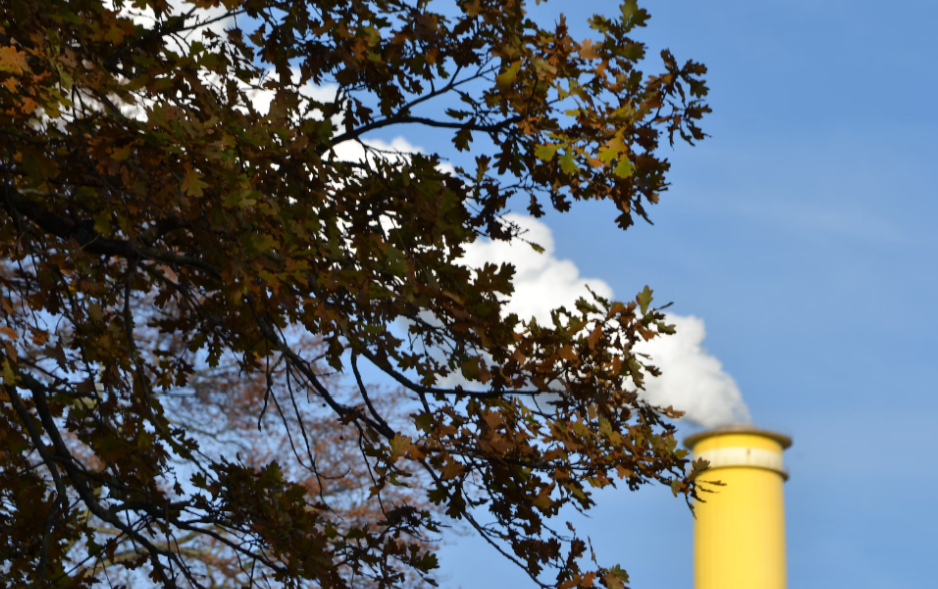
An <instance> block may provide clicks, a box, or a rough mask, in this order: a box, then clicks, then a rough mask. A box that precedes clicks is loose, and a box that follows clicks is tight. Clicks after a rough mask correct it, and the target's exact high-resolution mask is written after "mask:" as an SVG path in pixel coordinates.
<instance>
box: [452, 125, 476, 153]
mask: <svg viewBox="0 0 938 589" xmlns="http://www.w3.org/2000/svg"><path fill="white" fill-rule="evenodd" d="M471 141H472V131H470V130H469V129H460V130H459V131H458V132H457V133H456V136H455V137H453V144H454V145H456V149H458V150H459V151H468V149H469V143H470V142H471Z"/></svg>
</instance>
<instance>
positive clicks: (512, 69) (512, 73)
mask: <svg viewBox="0 0 938 589" xmlns="http://www.w3.org/2000/svg"><path fill="white" fill-rule="evenodd" d="M520 69H521V61H520V60H518V61H516V62H514V63H512V64H511V65H510V66H509V67H508V69H507V70H505V71H503V72H502V73H501V74H499V76H498V77H497V78H495V83H496V84H498V87H499V88H502V89H505V88H508V87H510V86H511V85H512V84H513V83H514V81H515V78H517V77H518V70H520Z"/></svg>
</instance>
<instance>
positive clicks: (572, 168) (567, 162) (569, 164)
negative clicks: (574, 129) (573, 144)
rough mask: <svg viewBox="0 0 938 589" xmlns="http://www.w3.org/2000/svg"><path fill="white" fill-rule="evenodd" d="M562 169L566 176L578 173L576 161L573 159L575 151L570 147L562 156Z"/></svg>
mask: <svg viewBox="0 0 938 589" xmlns="http://www.w3.org/2000/svg"><path fill="white" fill-rule="evenodd" d="M560 169H561V170H563V171H564V173H565V174H575V173H576V172H577V167H576V161H574V159H573V150H572V149H570V148H569V147H568V148H567V149H565V150H564V151H563V155H562V156H560Z"/></svg>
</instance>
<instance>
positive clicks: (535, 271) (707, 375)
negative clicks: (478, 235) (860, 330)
mask: <svg viewBox="0 0 938 589" xmlns="http://www.w3.org/2000/svg"><path fill="white" fill-rule="evenodd" d="M506 220H508V221H511V222H513V223H515V224H517V225H519V226H520V227H522V228H523V229H525V230H526V231H527V232H526V233H525V234H524V235H523V237H524V239H526V240H527V241H530V242H533V243H536V244H538V245H540V246H541V247H543V248H544V253H537V252H536V251H534V249H533V248H531V247H530V246H529V245H528V244H526V243H523V242H516V243H513V244H510V245H509V244H506V243H504V242H492V241H478V242H476V243H474V244H471V245H469V246H468V247H467V251H466V255H465V256H464V260H465V262H466V264H467V265H469V266H474V267H479V266H482V265H483V264H484V263H486V262H490V263H494V264H500V263H502V262H510V263H512V264H514V266H515V268H516V274H515V280H514V284H515V293H514V295H513V296H512V299H511V302H510V303H509V304H508V305H507V309H506V312H508V313H517V314H518V316H519V317H522V318H527V317H531V316H533V317H536V318H537V320H538V321H540V322H545V323H546V322H549V320H550V311H551V310H552V309H554V308H556V307H559V306H561V305H566V306H568V307H570V306H572V305H573V303H574V301H576V299H577V298H578V297H581V296H588V293H587V291H586V286H587V285H589V287H590V288H591V289H592V290H593V291H594V292H596V294H598V295H600V296H603V297H607V298H611V297H612V288H611V287H610V286H609V285H608V284H606V283H605V282H604V281H602V280H600V279H598V278H589V279H587V278H582V277H580V272H579V269H578V268H577V267H576V264H574V263H573V262H572V261H570V260H562V259H559V258H557V257H556V256H555V254H554V252H555V246H554V238H553V234H552V232H551V230H550V228H549V227H548V226H547V225H545V224H544V223H541V222H540V221H537V220H535V219H533V218H531V217H527V216H524V215H517V214H509V215H506ZM668 323H671V324H674V325H675V326H676V328H677V333H676V334H674V335H670V336H662V337H658V338H656V339H654V340H652V341H650V342H645V343H643V344H641V345H640V346H639V349H638V351H639V352H642V353H646V354H648V355H650V356H651V358H652V363H653V364H655V365H656V366H658V367H659V368H660V369H661V371H662V375H661V376H659V377H657V378H655V377H651V378H647V379H646V381H645V392H644V397H645V398H646V399H647V400H648V401H650V402H651V403H653V404H655V405H658V406H662V407H666V406H668V405H671V406H673V407H674V408H675V409H678V410H680V411H684V412H685V415H684V419H686V420H688V421H692V422H694V423H697V424H699V425H702V426H704V427H708V428H710V427H715V426H719V425H724V424H727V423H732V422H737V421H748V420H749V410H748V409H747V407H746V404H745V402H744V401H743V398H742V394H741V393H740V390H739V387H738V386H737V385H736V381H734V380H733V377H732V376H730V375H729V374H727V373H726V372H725V371H724V370H723V366H722V364H721V363H720V361H719V360H718V359H717V358H716V357H714V356H713V355H711V354H710V353H709V352H708V351H707V350H706V348H704V346H703V341H704V338H705V337H706V329H705V327H704V322H703V320H702V319H699V318H697V317H692V316H681V315H675V314H673V313H672V314H668Z"/></svg>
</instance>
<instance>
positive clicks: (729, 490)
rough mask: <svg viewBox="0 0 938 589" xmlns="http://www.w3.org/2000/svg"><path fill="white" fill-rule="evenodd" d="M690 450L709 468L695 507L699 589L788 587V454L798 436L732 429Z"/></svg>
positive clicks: (704, 435)
mask: <svg viewBox="0 0 938 589" xmlns="http://www.w3.org/2000/svg"><path fill="white" fill-rule="evenodd" d="M684 445H685V446H687V447H688V448H689V449H691V450H692V451H693V453H694V459H697V458H704V459H706V460H707V461H709V462H710V468H709V469H708V470H707V471H706V472H705V473H704V474H702V475H701V477H700V480H701V481H720V482H723V483H725V484H726V486H725V487H717V486H713V485H704V489H709V490H712V491H714V492H713V493H706V492H703V493H701V496H702V498H703V501H697V503H696V505H695V513H696V516H697V517H696V520H695V522H694V587H695V588H696V589H785V587H786V584H787V579H786V571H785V501H784V492H783V490H782V485H783V483H784V482H785V481H786V480H788V472H787V471H786V470H785V468H784V465H783V463H782V452H783V450H785V448H788V447H789V446H791V438H789V437H788V436H784V435H782V434H777V433H773V432H767V431H763V430H760V429H757V428H755V427H753V426H751V425H748V424H747V425H743V424H739V425H731V426H725V427H721V428H718V429H715V430H711V431H706V432H701V433H699V434H694V435H692V436H690V437H688V438H687V439H686V440H685V441H684Z"/></svg>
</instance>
